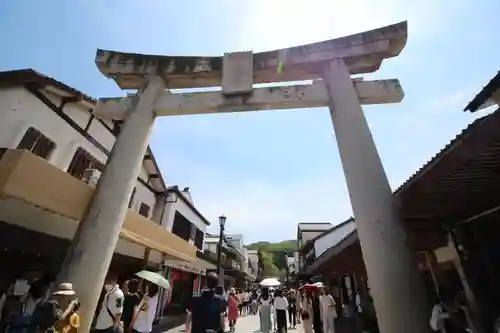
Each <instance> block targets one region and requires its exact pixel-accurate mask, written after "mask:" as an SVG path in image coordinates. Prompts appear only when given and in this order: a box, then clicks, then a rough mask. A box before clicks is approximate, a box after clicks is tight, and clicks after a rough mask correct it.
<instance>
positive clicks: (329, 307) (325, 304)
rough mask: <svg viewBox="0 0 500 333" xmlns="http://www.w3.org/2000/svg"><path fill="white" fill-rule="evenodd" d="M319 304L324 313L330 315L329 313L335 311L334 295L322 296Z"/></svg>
mask: <svg viewBox="0 0 500 333" xmlns="http://www.w3.org/2000/svg"><path fill="white" fill-rule="evenodd" d="M319 304H320V306H321V312H322V313H328V312H329V311H333V310H335V307H334V305H335V301H334V300H333V297H332V295H320V296H319Z"/></svg>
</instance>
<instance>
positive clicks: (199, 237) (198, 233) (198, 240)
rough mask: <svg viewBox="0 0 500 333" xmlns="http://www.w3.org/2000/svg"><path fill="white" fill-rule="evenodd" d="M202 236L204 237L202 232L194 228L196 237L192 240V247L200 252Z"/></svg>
mask: <svg viewBox="0 0 500 333" xmlns="http://www.w3.org/2000/svg"><path fill="white" fill-rule="evenodd" d="M204 236H205V235H204V234H203V231H201V230H200V229H198V228H196V236H195V238H194V245H195V246H196V247H197V248H198V249H200V250H203V237H204Z"/></svg>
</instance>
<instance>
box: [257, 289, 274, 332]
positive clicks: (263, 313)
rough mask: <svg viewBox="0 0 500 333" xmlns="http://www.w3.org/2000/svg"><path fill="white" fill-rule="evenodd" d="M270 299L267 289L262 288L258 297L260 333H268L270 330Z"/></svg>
mask: <svg viewBox="0 0 500 333" xmlns="http://www.w3.org/2000/svg"><path fill="white" fill-rule="evenodd" d="M271 302H272V299H271V295H269V289H268V288H266V287H263V288H262V291H261V294H260V296H259V300H258V304H259V316H260V331H261V332H262V333H270V332H271V328H272V323H271V308H272V303H271Z"/></svg>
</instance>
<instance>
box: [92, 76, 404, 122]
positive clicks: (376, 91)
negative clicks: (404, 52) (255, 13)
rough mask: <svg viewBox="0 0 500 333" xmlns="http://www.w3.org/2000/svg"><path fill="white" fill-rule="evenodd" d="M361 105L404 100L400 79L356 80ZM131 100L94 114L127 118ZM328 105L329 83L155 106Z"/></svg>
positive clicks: (161, 110) (172, 98)
mask: <svg viewBox="0 0 500 333" xmlns="http://www.w3.org/2000/svg"><path fill="white" fill-rule="evenodd" d="M353 83H354V85H355V87H356V90H357V92H358V97H359V100H360V102H361V104H365V105H369V104H385V103H398V102H400V101H401V100H402V99H403V97H404V93H403V89H402V88H401V85H400V84H399V80H397V79H391V80H377V81H362V80H353ZM131 101H132V98H131V97H125V98H116V99H115V98H111V99H101V100H99V102H98V104H97V106H96V108H95V109H94V112H93V114H94V115H95V116H97V117H102V118H105V119H123V117H124V116H125V113H126V110H127V109H128V107H129V105H130V103H131ZM327 105H328V93H327V91H326V87H325V83H324V82H323V81H322V80H316V81H314V82H313V83H312V84H303V85H292V86H281V87H266V88H255V89H254V90H253V92H252V93H251V94H250V95H245V96H224V95H223V94H222V92H221V91H210V92H194V93H179V94H172V93H171V92H169V91H165V93H164V94H163V95H161V96H159V97H158V99H157V100H156V103H155V106H154V107H155V112H156V114H157V116H176V115H188V114H209V113H229V112H245V111H258V110H279V109H303V108H314V107H323V106H327Z"/></svg>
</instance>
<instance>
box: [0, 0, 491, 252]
mask: <svg viewBox="0 0 500 333" xmlns="http://www.w3.org/2000/svg"><path fill="white" fill-rule="evenodd" d="M498 13H500V2H498V1H495V0H476V1H466V0H439V1H436V0H420V1H401V0H400V1H396V0H349V1H331V0H308V1H300V0H287V1H281V0H265V1H264V0H262V1H261V0H238V1H230V0H210V1H202V0H183V1H173V0H163V1H153V0H141V1H139V0H136V1H131V0H107V1H103V0H101V1H97V0H95V1H93V0H74V1H67V0H50V1H36V0H31V1H29V0H10V1H8V0H7V1H2V5H1V7H0V31H1V45H2V52H1V54H0V70H11V69H19V68H33V69H35V70H37V71H40V72H42V73H45V74H47V75H49V76H52V77H54V78H56V79H58V80H61V81H63V82H65V83H67V84H69V85H71V86H73V87H75V88H77V89H80V90H82V91H84V92H86V93H88V94H90V95H92V96H94V97H96V98H98V97H111V96H121V95H123V92H122V91H120V90H119V89H118V88H117V87H116V85H115V84H114V82H113V81H111V80H107V79H105V78H104V77H103V76H102V75H101V74H100V73H99V72H98V70H97V69H96V67H95V65H94V56H95V50H96V48H104V49H112V50H119V51H128V52H137V53H158V54H167V55H221V54H223V53H224V52H230V51H241V50H253V51H263V50H270V49H276V48H281V47H286V46H292V45H300V44H304V43H309V42H315V41H321V40H324V39H329V38H334V37H340V36H343V35H346V34H351V33H356V32H361V31H364V30H368V29H372V28H377V27H380V26H384V25H388V24H392V23H396V22H399V21H402V20H408V24H409V38H408V43H407V46H406V48H405V50H403V52H402V53H401V55H400V56H399V57H397V58H394V59H390V60H388V61H386V62H385V63H384V64H383V66H382V68H381V70H379V71H378V72H376V73H373V74H369V75H365V78H367V79H373V78H398V79H400V81H401V84H402V86H403V88H404V90H405V93H406V97H405V99H404V101H403V102H402V103H400V104H394V105H382V106H369V107H365V113H366V116H367V118H368V121H369V124H370V127H371V129H372V132H373V136H374V138H375V141H376V144H377V146H378V149H379V153H380V155H381V157H382V160H383V163H384V165H385V168H386V172H387V174H388V177H389V179H390V181H391V185H392V186H393V187H396V186H398V185H400V184H401V183H402V182H404V181H405V180H406V179H408V178H409V176H410V175H411V174H413V173H414V172H415V171H417V170H418V169H419V168H420V166H422V165H423V164H424V163H425V162H426V161H428V160H429V159H430V158H431V157H432V156H433V155H434V154H436V153H437V152H438V151H439V150H440V149H441V148H442V147H443V146H444V145H445V144H446V143H447V142H449V141H450V140H451V139H452V138H453V137H454V136H455V135H456V134H458V133H459V132H460V131H461V129H462V128H464V127H466V126H467V124H469V123H470V122H471V121H472V120H473V116H472V115H470V114H467V113H464V112H462V109H463V107H464V106H465V104H466V102H467V101H468V100H470V99H471V98H472V97H473V96H474V95H475V94H476V93H477V92H478V91H479V90H480V88H481V87H482V86H483V85H484V84H486V83H487V81H488V80H489V79H490V78H491V77H492V76H493V75H494V74H495V73H496V71H497V70H499V69H500V66H499V59H500V44H499V43H498V31H500V21H499V20H498V17H495V16H496V15H497V14H498ZM151 145H152V148H153V152H154V153H155V155H156V158H157V160H158V162H159V164H160V167H161V169H162V172H163V174H164V177H165V179H166V181H167V182H168V183H169V184H178V185H179V186H181V187H183V186H189V187H190V188H191V192H192V195H193V198H194V201H195V204H196V205H197V206H198V207H199V209H200V210H201V211H202V212H203V213H204V215H205V216H206V217H207V218H208V219H209V220H211V221H213V222H214V223H213V226H212V227H211V231H215V229H216V226H215V225H216V223H217V222H216V220H217V216H218V215H220V214H221V213H224V214H226V215H227V217H228V223H227V231H228V232H237V233H243V234H244V236H245V240H246V242H251V241H257V240H272V241H275V240H282V239H288V238H293V237H294V236H295V233H296V224H297V222H298V221H329V222H332V223H334V224H335V223H339V222H341V221H343V220H345V219H346V218H348V217H349V216H350V215H351V209H350V204H349V199H348V195H347V190H346V185H345V181H344V176H343V172H342V168H341V165H340V161H339V155H338V151H337V147H336V141H335V138H334V135H333V130H332V124H331V120H330V117H329V113H328V110H327V109H323V108H322V109H309V110H294V111H279V112H278V111H276V112H254V113H245V114H242V113H240V114H222V115H205V116H189V117H171V118H162V119H159V120H158V121H157V123H156V126H155V131H154V134H153V136H152V139H151Z"/></svg>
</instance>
